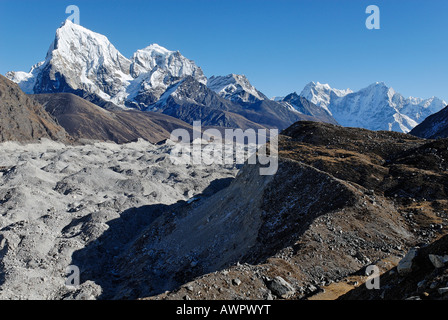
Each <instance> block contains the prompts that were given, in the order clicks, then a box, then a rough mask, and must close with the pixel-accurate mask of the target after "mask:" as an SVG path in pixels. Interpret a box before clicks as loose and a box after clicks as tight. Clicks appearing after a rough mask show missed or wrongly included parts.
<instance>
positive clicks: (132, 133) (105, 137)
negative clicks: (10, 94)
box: [30, 93, 192, 143]
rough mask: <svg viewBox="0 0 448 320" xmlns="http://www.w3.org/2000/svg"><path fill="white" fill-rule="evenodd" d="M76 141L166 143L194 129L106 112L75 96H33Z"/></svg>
mask: <svg viewBox="0 0 448 320" xmlns="http://www.w3.org/2000/svg"><path fill="white" fill-rule="evenodd" d="M30 97H32V98H33V99H34V100H36V101H38V102H39V103H40V104H42V106H44V108H45V110H46V111H47V112H48V113H50V114H51V115H52V116H53V117H54V118H56V119H57V121H58V122H59V123H60V124H61V125H62V126H63V127H64V128H65V130H66V131H67V132H68V133H69V134H70V135H71V136H72V137H73V138H74V139H76V140H82V139H88V140H99V141H114V142H116V143H127V142H131V141H136V140H137V139H139V138H141V139H145V140H147V141H149V142H152V143H157V142H160V141H162V140H166V139H168V138H169V137H170V134H171V132H172V131H173V130H174V129H181V128H183V129H186V130H188V131H191V130H192V128H191V126H189V125H188V124H186V123H185V122H183V121H181V120H179V119H176V118H173V117H170V116H167V115H164V114H161V113H155V112H142V111H138V110H129V111H124V110H121V109H117V110H105V109H103V108H100V107H99V106H97V105H95V104H93V103H90V102H89V101H87V100H84V99H82V98H80V97H78V96H76V95H74V94H71V93H53V94H37V95H30Z"/></svg>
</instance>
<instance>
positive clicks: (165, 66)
mask: <svg viewBox="0 0 448 320" xmlns="http://www.w3.org/2000/svg"><path fill="white" fill-rule="evenodd" d="M6 76H7V77H8V78H9V79H10V80H12V81H14V82H16V83H18V84H19V85H20V87H21V88H22V90H24V91H25V92H26V93H52V92H72V93H76V94H78V95H80V96H84V97H88V98H89V99H90V100H91V101H92V102H94V103H99V104H101V103H104V102H112V103H113V104H115V105H117V106H120V107H123V108H125V107H126V106H131V107H137V108H144V107H145V106H148V105H150V104H152V103H154V102H155V101H157V99H158V98H159V97H160V96H161V95H162V94H163V92H164V91H165V90H166V89H167V88H168V87H169V86H170V85H172V84H173V83H176V82H177V81H179V80H181V79H183V78H185V77H187V76H192V77H193V78H194V79H196V80H197V81H199V82H201V83H203V84H206V82H207V78H206V77H205V76H204V74H203V72H202V70H201V68H199V67H197V66H196V65H195V63H194V62H193V61H192V60H189V59H187V58H185V57H184V56H182V55H181V54H180V52H178V51H170V50H168V49H166V48H163V47H162V46H159V45H157V44H152V45H150V46H148V47H146V48H144V49H141V50H138V51H137V52H136V53H135V54H134V55H133V56H132V57H131V58H130V59H128V58H126V57H125V56H123V55H122V54H121V53H120V52H119V51H118V50H117V49H116V48H115V47H114V45H113V44H112V43H111V42H110V41H109V40H108V38H107V37H106V36H104V35H101V34H99V33H96V32H93V31H91V30H89V29H87V28H84V27H82V26H80V25H77V24H74V23H72V22H71V21H69V20H67V21H65V22H64V23H63V24H62V25H61V27H60V28H58V29H57V30H56V36H55V39H54V41H53V43H52V44H51V46H50V48H49V50H48V52H47V56H46V59H45V61H43V62H40V63H39V64H37V65H36V66H35V67H33V68H32V70H31V71H30V72H29V73H26V72H8V73H7V75H6Z"/></svg>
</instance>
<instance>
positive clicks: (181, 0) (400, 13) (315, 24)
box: [0, 0, 448, 101]
mask: <svg viewBox="0 0 448 320" xmlns="http://www.w3.org/2000/svg"><path fill="white" fill-rule="evenodd" d="M71 4H74V5H77V6H78V7H79V8H80V11H81V25H83V26H84V27H86V28H89V29H91V30H93V31H95V32H99V33H102V34H104V35H106V36H107V37H108V38H109V39H110V40H111V42H112V43H113V44H114V45H115V46H116V47H117V49H118V50H120V51H121V52H122V53H123V54H124V55H125V56H127V57H130V56H131V55H132V53H133V52H134V51H136V50H137V49H141V48H144V47H146V46H147V45H149V44H151V43H158V44H159V45H162V46H164V47H166V48H168V49H170V50H179V51H180V52H181V53H182V54H183V55H184V56H186V57H188V58H189V59H192V60H194V61H195V62H196V63H197V64H198V65H199V66H200V67H202V69H203V70H204V73H205V74H206V76H212V75H226V74H229V73H238V74H245V75H246V76H247V77H248V78H249V80H250V81H251V82H252V84H253V85H255V86H256V87H257V88H258V89H259V90H260V91H262V92H263V93H265V94H266V95H267V96H274V95H286V94H288V93H290V92H293V91H298V92H300V91H301V90H302V89H303V87H304V86H305V85H306V84H307V83H308V82H310V81H319V82H321V83H329V84H330V85H331V86H332V87H335V88H338V89H345V88H348V87H349V88H351V89H353V90H358V89H360V88H363V87H366V86H367V85H369V84H371V83H373V82H376V81H384V82H385V83H386V84H387V85H389V86H392V87H393V88H394V89H395V90H396V91H398V92H400V93H402V94H403V95H405V96H411V95H412V96H417V97H422V98H428V97H431V96H438V97H440V98H443V99H445V100H446V101H448V77H447V75H448V32H447V30H448V27H447V21H446V16H447V14H448V1H446V0H426V1H422V0H419V1H416V0H387V1H382V0H368V1H366V0H163V1H162V0H158V1H153V0H126V1H121V0H107V1H106V0H89V1H86V0H82V1H75V0H71V1H65V0H40V1H36V0H0V73H1V74H5V73H6V72H7V71H10V70H14V71H19V70H20V71H29V68H30V66H31V65H33V64H34V63H36V62H38V61H41V60H43V59H44V58H45V54H46V52H47V50H48V47H49V45H50V44H51V42H52V40H53V38H54V34H55V30H56V29H57V28H58V27H59V26H60V24H61V22H62V21H64V20H65V19H66V18H67V17H68V15H67V14H65V8H66V7H67V6H68V5H71ZM371 4H374V5H377V6H378V7H379V8H380V10H381V16H380V17H381V29H380V30H368V29H367V28H366V27H365V20H366V18H367V17H368V15H367V14H366V13H365V10H366V7H367V6H368V5H371Z"/></svg>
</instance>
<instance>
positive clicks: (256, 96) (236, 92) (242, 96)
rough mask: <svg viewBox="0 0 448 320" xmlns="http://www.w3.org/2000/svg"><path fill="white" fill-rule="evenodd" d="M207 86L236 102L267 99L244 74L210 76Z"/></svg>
mask: <svg viewBox="0 0 448 320" xmlns="http://www.w3.org/2000/svg"><path fill="white" fill-rule="evenodd" d="M207 86H208V87H209V88H210V89H211V90H213V91H215V92H216V93H217V94H219V95H220V96H221V97H223V98H225V99H228V100H231V101H237V102H254V101H256V100H265V99H267V98H266V96H265V95H264V94H262V93H261V92H260V91H258V90H257V89H256V88H255V87H254V86H253V85H252V84H251V83H250V82H249V80H248V79H247V78H246V76H245V75H238V74H233V73H232V74H229V75H227V76H217V77H215V76H212V77H211V78H210V79H208V82H207Z"/></svg>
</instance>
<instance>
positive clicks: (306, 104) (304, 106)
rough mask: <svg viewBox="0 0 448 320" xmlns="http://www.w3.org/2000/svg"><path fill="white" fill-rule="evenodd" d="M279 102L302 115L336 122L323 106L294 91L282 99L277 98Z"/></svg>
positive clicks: (332, 122)
mask: <svg viewBox="0 0 448 320" xmlns="http://www.w3.org/2000/svg"><path fill="white" fill-rule="evenodd" d="M279 102H280V103H282V104H284V105H285V106H286V107H287V108H290V109H292V110H295V111H297V112H299V113H301V114H304V115H308V116H311V117H315V118H317V119H320V120H322V122H327V123H331V124H337V122H336V120H335V119H334V118H333V117H332V116H331V114H330V113H329V112H328V111H327V110H326V109H325V108H322V107H319V106H317V105H315V104H314V103H312V102H310V101H309V100H308V99H306V98H304V97H302V96H299V95H298V94H297V93H295V92H294V93H291V94H289V95H287V96H286V97H284V98H283V99H282V100H279Z"/></svg>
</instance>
